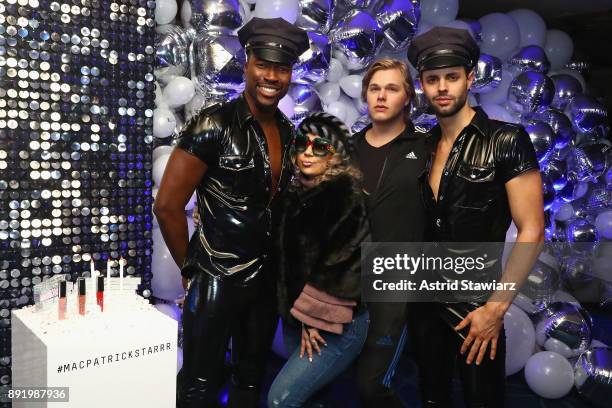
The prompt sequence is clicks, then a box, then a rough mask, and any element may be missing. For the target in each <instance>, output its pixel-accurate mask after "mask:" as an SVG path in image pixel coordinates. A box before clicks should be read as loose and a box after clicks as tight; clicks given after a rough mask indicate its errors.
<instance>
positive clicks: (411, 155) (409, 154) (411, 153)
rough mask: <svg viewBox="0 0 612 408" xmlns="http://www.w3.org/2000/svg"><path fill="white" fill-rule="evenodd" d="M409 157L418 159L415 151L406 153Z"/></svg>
mask: <svg viewBox="0 0 612 408" xmlns="http://www.w3.org/2000/svg"><path fill="white" fill-rule="evenodd" d="M406 158H407V159H416V158H417V157H416V154H414V152H410V153H408V154H407V155H406Z"/></svg>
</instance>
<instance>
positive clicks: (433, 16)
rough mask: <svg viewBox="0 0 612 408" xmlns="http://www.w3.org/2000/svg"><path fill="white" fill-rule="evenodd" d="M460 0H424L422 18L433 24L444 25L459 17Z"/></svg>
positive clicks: (422, 2)
mask: <svg viewBox="0 0 612 408" xmlns="http://www.w3.org/2000/svg"><path fill="white" fill-rule="evenodd" d="M458 11H459V1H458V0H422V1H421V19H422V21H427V22H428V23H431V24H433V25H437V26H439V25H443V24H445V23H449V22H451V21H453V20H454V19H455V18H457V12H458Z"/></svg>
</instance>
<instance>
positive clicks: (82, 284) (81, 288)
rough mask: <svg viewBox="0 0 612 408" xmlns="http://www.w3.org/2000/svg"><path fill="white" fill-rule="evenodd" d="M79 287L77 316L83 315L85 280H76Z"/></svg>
mask: <svg viewBox="0 0 612 408" xmlns="http://www.w3.org/2000/svg"><path fill="white" fill-rule="evenodd" d="M77 282H78V286H79V298H78V299H79V314H80V315H85V279H84V278H79V279H77Z"/></svg>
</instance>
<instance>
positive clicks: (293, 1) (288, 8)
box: [253, 0, 300, 24]
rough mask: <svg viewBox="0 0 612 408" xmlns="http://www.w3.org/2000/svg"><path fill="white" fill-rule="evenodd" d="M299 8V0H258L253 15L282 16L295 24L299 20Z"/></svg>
mask: <svg viewBox="0 0 612 408" xmlns="http://www.w3.org/2000/svg"><path fill="white" fill-rule="evenodd" d="M299 10H300V5H299V2H298V0H257V3H256V4H255V11H253V17H259V18H276V17H280V18H283V19H285V20H286V21H288V22H290V23H291V24H293V23H295V20H297V16H298V12H299Z"/></svg>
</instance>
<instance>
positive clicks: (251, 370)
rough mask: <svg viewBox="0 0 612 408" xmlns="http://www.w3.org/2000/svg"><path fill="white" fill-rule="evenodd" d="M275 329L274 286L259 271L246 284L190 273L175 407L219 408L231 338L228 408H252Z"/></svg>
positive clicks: (254, 405)
mask: <svg viewBox="0 0 612 408" xmlns="http://www.w3.org/2000/svg"><path fill="white" fill-rule="evenodd" d="M276 323H277V315H276V296H275V293H274V284H273V282H272V280H271V279H269V278H268V277H267V276H266V275H265V274H264V272H263V271H261V272H260V273H259V274H258V275H257V276H256V277H255V278H253V279H252V280H251V281H248V283H246V284H244V283H233V282H232V281H231V280H229V279H227V280H219V279H215V278H213V277H211V276H210V275H208V274H206V273H203V272H196V273H195V275H194V276H193V278H192V280H191V284H190V287H189V291H188V292H187V297H186V299H185V305H184V309H183V334H184V344H183V368H182V369H181V371H180V372H179V375H178V384H177V394H178V395H177V406H178V407H179V408H196V407H197V408H209V407H218V406H219V402H218V393H219V389H220V387H221V386H222V385H223V382H224V379H225V378H224V377H225V376H224V371H225V370H224V364H225V353H226V348H227V344H228V340H229V338H230V337H231V339H232V362H233V363H235V366H234V370H233V373H232V378H231V382H230V392H229V401H228V407H240V408H248V407H257V406H258V402H259V389H260V383H261V380H262V377H263V375H264V371H265V364H266V358H267V356H268V350H269V349H270V345H271V343H272V338H273V336H274V330H275V328H276Z"/></svg>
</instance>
